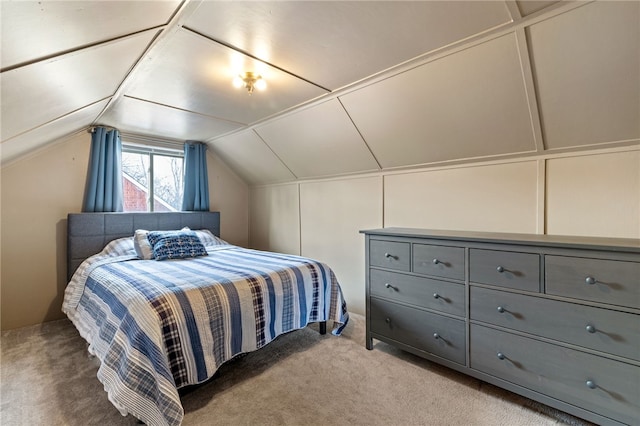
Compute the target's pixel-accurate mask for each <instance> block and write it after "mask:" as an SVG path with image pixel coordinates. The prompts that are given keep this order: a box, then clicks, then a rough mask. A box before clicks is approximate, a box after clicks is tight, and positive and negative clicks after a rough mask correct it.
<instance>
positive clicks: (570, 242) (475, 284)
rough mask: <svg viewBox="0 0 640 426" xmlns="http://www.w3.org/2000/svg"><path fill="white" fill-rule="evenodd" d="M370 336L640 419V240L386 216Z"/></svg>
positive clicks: (579, 409) (634, 421)
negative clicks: (428, 226)
mask: <svg viewBox="0 0 640 426" xmlns="http://www.w3.org/2000/svg"><path fill="white" fill-rule="evenodd" d="M361 232H362V233H364V234H365V237H366V245H365V251H366V261H367V269H366V277H367V287H366V309H367V318H366V320H367V331H366V333H367V334H366V346H367V349H373V339H377V340H380V341H384V342H386V343H389V344H392V345H395V346H397V347H400V348H402V349H404V350H407V351H409V352H412V353H414V354H417V355H419V356H422V357H424V358H427V359H429V360H431V361H435V362H438V363H440V364H443V365H446V366H448V367H451V368H453V369H456V370H458V371H461V372H464V373H466V374H469V375H472V376H474V377H477V378H479V379H481V380H484V381H486V382H489V383H492V384H494V385H497V386H500V387H503V388H505V389H508V390H510V391H513V392H516V393H519V394H521V395H524V396H526V397H528V398H531V399H534V400H537V401H540V402H542V403H544V404H547V405H550V406H553V407H556V408H558V409H560V410H563V411H566V412H568V413H571V414H573V415H576V416H578V417H582V418H584V419H587V420H590V421H592V422H595V423H599V424H631V425H638V424H640V240H632V239H610V238H580V237H561V236H550V235H529V234H496V233H479V232H454V231H430V230H422V229H407V228H385V229H377V230H366V231H361Z"/></svg>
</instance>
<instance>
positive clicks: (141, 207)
mask: <svg viewBox="0 0 640 426" xmlns="http://www.w3.org/2000/svg"><path fill="white" fill-rule="evenodd" d="M122 190H123V193H124V194H123V195H124V211H125V212H145V211H149V204H148V202H147V200H148V198H149V154H138V153H133V152H123V153H122Z"/></svg>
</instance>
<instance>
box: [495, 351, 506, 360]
mask: <svg viewBox="0 0 640 426" xmlns="http://www.w3.org/2000/svg"><path fill="white" fill-rule="evenodd" d="M496 356H497V357H498V359H505V358H506V356H504V354H503V353H502V352H498V353H497V354H496Z"/></svg>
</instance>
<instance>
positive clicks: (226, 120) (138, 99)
mask: <svg viewBox="0 0 640 426" xmlns="http://www.w3.org/2000/svg"><path fill="white" fill-rule="evenodd" d="M122 97H123V98H129V99H135V100H136V101H140V102H146V103H149V104H154V105H158V106H161V107H164V108H170V109H174V110H176V111H183V112H187V113H189V114H194V115H199V116H201V117H205V118H213V119H215V120H220V121H225V122H227V123H231V124H236V125H244V123H240V122H239V121H233V120H229V119H227V118H224V117H216V116H213V115H208V114H204V113H201V112H198V111H193V110H189V109H185V108H180V107H177V106H173V105H167V104H163V103H162V102H155V101H151V100H148V99H142V98H137V97H135V96H131V95H122Z"/></svg>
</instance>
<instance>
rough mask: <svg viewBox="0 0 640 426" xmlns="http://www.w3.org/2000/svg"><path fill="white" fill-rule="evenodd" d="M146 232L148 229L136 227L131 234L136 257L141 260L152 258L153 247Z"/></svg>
mask: <svg viewBox="0 0 640 426" xmlns="http://www.w3.org/2000/svg"><path fill="white" fill-rule="evenodd" d="M147 234H149V231H147V230H146V229H136V232H135V234H133V247H134V248H135V249H136V254H137V255H138V257H139V258H140V259H143V260H151V259H153V247H151V244H149V240H148V239H147Z"/></svg>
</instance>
